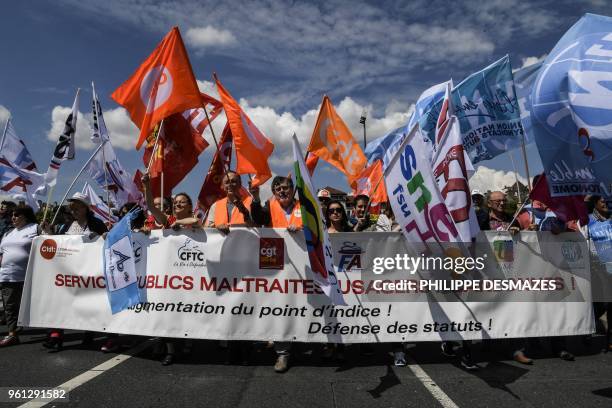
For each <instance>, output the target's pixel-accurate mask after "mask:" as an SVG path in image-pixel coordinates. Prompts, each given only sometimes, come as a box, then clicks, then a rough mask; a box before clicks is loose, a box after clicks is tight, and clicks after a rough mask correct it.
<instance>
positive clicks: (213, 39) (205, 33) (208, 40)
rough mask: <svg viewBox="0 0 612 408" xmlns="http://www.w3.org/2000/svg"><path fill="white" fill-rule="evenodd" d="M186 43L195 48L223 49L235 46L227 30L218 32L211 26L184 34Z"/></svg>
mask: <svg viewBox="0 0 612 408" xmlns="http://www.w3.org/2000/svg"><path fill="white" fill-rule="evenodd" d="M185 37H186V38H187V42H188V43H189V44H190V45H192V46H194V47H196V48H200V49H202V48H209V47H219V46H220V47H224V46H228V45H233V44H235V43H236V42H237V41H236V37H235V36H234V34H232V32H231V31H229V30H223V29H221V30H219V29H217V28H215V27H213V26H211V25H207V26H206V27H193V28H190V29H189V30H187V33H186V34H185Z"/></svg>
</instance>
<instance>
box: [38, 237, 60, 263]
mask: <svg viewBox="0 0 612 408" xmlns="http://www.w3.org/2000/svg"><path fill="white" fill-rule="evenodd" d="M56 253H57V242H55V240H53V239H45V240H44V241H43V243H42V245H41V246H40V256H42V257H43V258H45V259H53V257H54V256H55V254H56Z"/></svg>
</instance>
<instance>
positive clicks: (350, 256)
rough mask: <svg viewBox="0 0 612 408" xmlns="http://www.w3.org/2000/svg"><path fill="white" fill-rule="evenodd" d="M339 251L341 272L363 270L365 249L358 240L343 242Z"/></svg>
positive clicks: (339, 268)
mask: <svg viewBox="0 0 612 408" xmlns="http://www.w3.org/2000/svg"><path fill="white" fill-rule="evenodd" d="M338 253H339V254H340V262H339V263H338V271H339V272H342V271H346V272H348V271H360V270H361V254H363V249H361V247H360V246H359V245H357V243H356V242H350V241H345V242H343V243H342V247H341V248H340V251H338Z"/></svg>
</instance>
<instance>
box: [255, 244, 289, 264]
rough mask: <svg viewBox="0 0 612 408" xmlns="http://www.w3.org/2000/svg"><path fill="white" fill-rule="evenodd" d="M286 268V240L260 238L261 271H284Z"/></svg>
mask: <svg viewBox="0 0 612 408" xmlns="http://www.w3.org/2000/svg"><path fill="white" fill-rule="evenodd" d="M284 266H285V240H284V239H283V238H263V237H260V238H259V269H283V268H284Z"/></svg>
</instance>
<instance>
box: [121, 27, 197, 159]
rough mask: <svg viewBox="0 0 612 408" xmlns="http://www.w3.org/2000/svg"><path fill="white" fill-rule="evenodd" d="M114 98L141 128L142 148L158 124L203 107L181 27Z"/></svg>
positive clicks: (175, 28)
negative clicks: (167, 118) (177, 114)
mask: <svg viewBox="0 0 612 408" xmlns="http://www.w3.org/2000/svg"><path fill="white" fill-rule="evenodd" d="M111 97H112V98H113V99H114V100H115V101H116V102H117V103H118V104H120V105H122V106H123V107H125V109H127V111H128V112H129V114H130V118H131V119H132V122H134V124H135V125H136V126H138V127H139V128H140V136H139V137H138V142H137V143H136V149H140V147H141V146H142V144H143V143H144V141H145V140H146V138H147V136H148V135H149V134H150V133H151V131H152V130H153V127H154V126H155V124H156V123H158V122H160V121H161V120H162V119H164V118H166V117H168V116H170V115H172V114H174V113H178V112H183V111H185V110H187V109H190V108H198V107H201V106H202V98H201V96H200V90H199V89H198V85H197V83H196V80H195V77H194V75H193V71H192V70H191V63H190V62H189V57H188V56H187V51H186V50H185V45H184V44H183V40H182V39H181V34H180V32H179V29H178V27H174V28H173V29H172V30H170V32H169V33H168V34H167V35H166V37H164V39H163V40H162V42H161V43H160V44H159V45H158V46H157V48H155V50H154V51H153V53H152V54H151V55H149V57H148V58H147V59H146V60H145V61H144V62H143V63H142V64H141V65H140V67H138V69H137V70H136V72H134V74H133V75H132V76H131V77H130V78H129V79H128V80H127V81H125V82H124V83H123V84H122V85H121V86H120V87H119V88H117V89H116V90H115V92H113V94H112V95H111Z"/></svg>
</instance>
